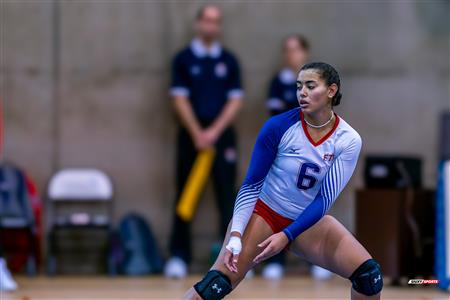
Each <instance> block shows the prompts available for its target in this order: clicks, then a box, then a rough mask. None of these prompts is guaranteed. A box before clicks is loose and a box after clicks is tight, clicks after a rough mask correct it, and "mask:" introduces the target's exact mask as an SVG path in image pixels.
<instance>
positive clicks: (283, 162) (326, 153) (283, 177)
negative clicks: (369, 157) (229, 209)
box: [232, 108, 361, 238]
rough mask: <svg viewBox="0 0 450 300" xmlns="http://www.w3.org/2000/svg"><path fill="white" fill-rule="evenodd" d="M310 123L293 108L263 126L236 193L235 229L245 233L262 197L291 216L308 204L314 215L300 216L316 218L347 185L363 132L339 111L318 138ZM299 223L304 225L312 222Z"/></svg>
mask: <svg viewBox="0 0 450 300" xmlns="http://www.w3.org/2000/svg"><path fill="white" fill-rule="evenodd" d="M306 126H307V125H306V123H305V121H304V119H303V113H302V112H301V110H300V109H299V108H295V109H292V110H290V111H288V112H286V113H283V114H281V115H278V116H275V117H272V118H270V119H269V120H268V121H267V122H266V124H265V125H264V127H263V128H262V129H261V131H260V134H259V136H258V139H257V141H256V144H255V147H254V150H253V154H252V159H251V162H250V166H249V169H248V172H247V176H246V179H245V180H244V183H243V185H242V187H241V189H240V191H239V193H238V196H237V199H236V203H235V209H234V215H233V224H232V231H238V232H240V233H241V234H242V233H243V231H244V229H245V227H246V225H247V222H248V219H249V218H250V216H251V213H252V212H253V208H254V205H255V203H256V201H257V200H258V198H259V199H261V200H262V201H263V202H264V203H265V204H267V205H268V206H269V207H270V208H271V209H273V210H274V211H275V212H277V213H278V214H280V215H282V216H284V217H286V218H289V219H292V220H295V219H298V218H299V217H300V216H301V215H302V214H303V213H306V212H307V208H308V207H310V208H309V211H310V212H309V213H310V214H314V216H308V217H306V216H302V218H303V219H305V220H308V219H311V218H312V219H311V220H310V222H311V221H317V220H318V219H320V217H322V216H323V215H324V214H325V212H326V211H327V210H328V209H329V208H330V206H331V205H332V203H333V202H334V200H335V199H336V198H337V196H338V195H339V193H340V192H341V191H342V189H343V188H344V187H345V185H346V184H347V182H348V180H349V179H350V177H351V175H352V173H353V171H354V169H355V166H356V163H357V160H358V156H359V152H360V149H361V137H360V136H359V134H358V133H357V132H356V131H355V130H354V129H353V128H352V127H351V126H350V125H349V124H348V123H347V122H345V121H344V120H343V119H342V118H340V117H339V116H337V115H336V121H335V124H334V126H333V128H332V129H331V130H330V132H329V133H328V134H327V135H326V136H324V137H323V138H322V139H321V140H319V141H317V142H314V141H313V140H312V138H311V137H310V135H309V133H308V131H307V127H306ZM313 203H314V204H313ZM311 204H313V205H311ZM305 222H306V223H305ZM310 222H309V223H310ZM301 223H302V224H300V227H302V229H301V231H304V230H306V229H305V228H304V227H309V226H312V224H309V223H308V221H302V222H301ZM314 223H315V222H314ZM294 227H295V226H294ZM293 229H294V231H298V230H296V229H297V228H293ZM291 233H292V232H288V233H287V234H291ZM291 237H292V236H291ZM292 238H295V237H292Z"/></svg>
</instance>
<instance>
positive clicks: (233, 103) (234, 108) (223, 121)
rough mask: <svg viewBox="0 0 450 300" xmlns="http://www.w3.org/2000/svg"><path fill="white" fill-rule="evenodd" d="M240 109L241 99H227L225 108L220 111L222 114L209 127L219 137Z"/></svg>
mask: <svg viewBox="0 0 450 300" xmlns="http://www.w3.org/2000/svg"><path fill="white" fill-rule="evenodd" d="M241 108H242V99H241V98H231V99H229V100H228V101H227V104H226V105H225V107H224V108H223V109H222V112H221V113H220V114H219V116H218V117H217V118H216V119H215V120H214V122H213V124H212V125H211V127H212V128H214V129H215V130H216V131H217V132H218V135H220V134H221V133H222V132H223V131H224V130H225V129H226V128H227V127H228V126H229V125H230V124H231V123H232V122H233V120H234V119H235V118H236V116H237V114H238V112H239V111H240V110H241Z"/></svg>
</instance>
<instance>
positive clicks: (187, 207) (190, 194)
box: [176, 149, 215, 222]
mask: <svg viewBox="0 0 450 300" xmlns="http://www.w3.org/2000/svg"><path fill="white" fill-rule="evenodd" d="M214 157H215V151H214V149H210V150H203V151H201V152H200V153H199V154H198V155H197V158H196V159H195V162H194V164H193V166H192V169H191V172H190V173H189V177H188V179H187V181H186V183H185V185H184V188H183V192H182V193H181V199H180V202H178V205H177V208H176V209H177V214H178V216H180V218H182V219H183V220H184V221H186V222H189V221H191V220H192V217H193V216H194V212H195V210H196V208H197V204H198V201H199V199H200V195H201V193H202V191H203V190H204V188H205V184H206V182H207V180H208V177H209V174H210V173H211V168H212V165H213V162H214Z"/></svg>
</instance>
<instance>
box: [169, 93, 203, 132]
mask: <svg viewBox="0 0 450 300" xmlns="http://www.w3.org/2000/svg"><path fill="white" fill-rule="evenodd" d="M173 107H174V110H175V112H176V114H177V116H178V117H179V118H180V121H181V123H182V124H183V126H184V127H185V128H186V129H187V130H188V132H189V134H190V135H191V136H194V135H196V134H198V133H199V132H200V130H201V126H200V123H199V122H198V120H197V117H196V116H195V114H194V111H193V109H192V106H191V103H190V102H189V99H188V98H187V96H185V95H174V96H173Z"/></svg>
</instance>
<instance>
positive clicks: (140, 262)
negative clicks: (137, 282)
mask: <svg viewBox="0 0 450 300" xmlns="http://www.w3.org/2000/svg"><path fill="white" fill-rule="evenodd" d="M162 268H163V260H162V256H161V254H160V251H159V248H158V246H157V243H156V239H155V237H154V235H153V233H152V231H151V229H150V226H149V225H148V223H147V222H146V220H145V219H144V218H143V217H142V216H139V215H138V214H134V213H133V214H129V215H127V216H125V217H124V218H123V219H122V221H121V222H120V224H119V228H118V231H117V233H116V234H114V235H113V237H112V241H111V249H110V274H115V273H122V274H125V275H148V274H152V273H160V272H161V271H162ZM116 270H117V272H116Z"/></svg>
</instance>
